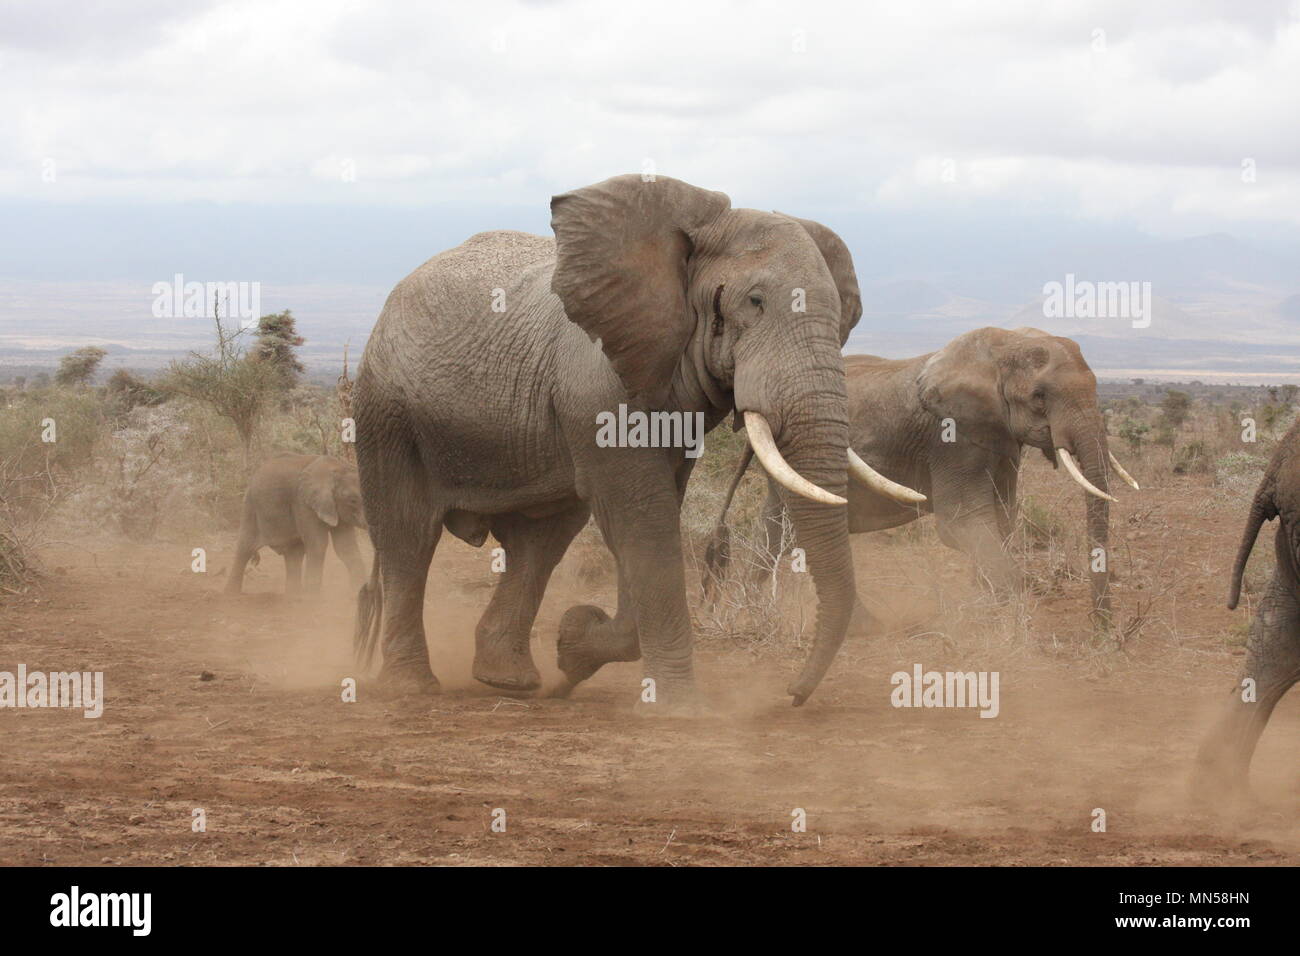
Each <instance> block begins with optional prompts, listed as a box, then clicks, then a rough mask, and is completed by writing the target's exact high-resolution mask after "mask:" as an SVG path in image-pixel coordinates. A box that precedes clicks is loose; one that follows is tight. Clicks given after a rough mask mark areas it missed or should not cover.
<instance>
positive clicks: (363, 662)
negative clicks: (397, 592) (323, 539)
mask: <svg viewBox="0 0 1300 956" xmlns="http://www.w3.org/2000/svg"><path fill="white" fill-rule="evenodd" d="M383 620H384V589H383V587H382V586H381V584H380V582H379V555H377V554H376V555H375V558H374V561H372V562H371V565H370V580H369V581H367V582H366V583H365V584H363V585H361V590H360V591H358V592H357V620H356V625H355V627H354V629H353V631H352V655H353V659H354V660H355V661H356V664H357V667H359V668H360V669H361V672H362V673H363V674H364V673H366V672H368V671H369V670H370V665H371V663H372V662H373V661H374V659H375V648H376V647H378V646H379V627H380V625H381V624H382V623H383Z"/></svg>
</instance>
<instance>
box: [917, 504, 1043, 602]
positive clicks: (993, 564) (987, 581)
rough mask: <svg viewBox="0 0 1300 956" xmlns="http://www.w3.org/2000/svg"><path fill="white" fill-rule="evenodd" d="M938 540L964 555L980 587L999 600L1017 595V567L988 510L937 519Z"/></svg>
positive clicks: (1019, 585) (1019, 581)
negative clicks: (971, 564)
mask: <svg viewBox="0 0 1300 956" xmlns="http://www.w3.org/2000/svg"><path fill="white" fill-rule="evenodd" d="M938 531H939V540H940V541H942V542H943V543H944V544H946V545H947V546H948V547H950V548H953V549H955V550H957V551H961V552H962V553H964V554H965V555H967V556H968V557H969V558H970V559H971V562H972V563H973V565H974V568H975V577H976V579H977V580H978V581H979V583H980V584H981V586H983V587H985V588H986V589H988V590H989V591H990V592H992V593H993V594H994V595H995V596H997V597H998V598H1000V599H1006V598H1010V597H1013V596H1015V595H1017V594H1019V593H1020V592H1021V590H1022V588H1023V583H1024V582H1023V576H1022V575H1021V573H1020V568H1019V567H1018V566H1017V564H1016V562H1015V561H1014V560H1013V559H1012V557H1011V555H1010V554H1008V553H1007V550H1006V541H1005V539H1004V538H1003V537H1002V535H1001V533H1000V532H999V529H998V523H997V521H996V519H995V518H994V516H993V514H992V513H991V512H989V513H987V514H980V515H976V514H971V515H963V516H961V517H958V518H956V519H953V518H946V519H945V518H944V517H940V518H939V527H938Z"/></svg>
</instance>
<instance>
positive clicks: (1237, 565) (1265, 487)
mask: <svg viewBox="0 0 1300 956" xmlns="http://www.w3.org/2000/svg"><path fill="white" fill-rule="evenodd" d="M1277 516H1278V510H1277V505H1275V504H1274V503H1273V492H1272V488H1271V480H1270V477H1269V476H1265V478H1264V481H1263V482H1262V483H1261V484H1260V486H1259V490H1257V491H1256V492H1255V497H1254V498H1252V499H1251V501H1250V514H1249V515H1248V516H1247V518H1246V527H1245V528H1244V529H1242V532H1241V544H1240V545H1239V546H1238V548H1237V560H1236V561H1234V562H1233V564H1232V584H1231V585H1230V586H1229V589H1228V610H1229V611H1235V610H1236V609H1237V604H1238V602H1240V601H1241V579H1242V576H1243V575H1244V574H1245V573H1246V562H1247V561H1249V560H1250V552H1251V551H1253V550H1254V548H1255V539H1256V538H1257V537H1258V536H1259V529H1260V528H1261V527H1262V526H1263V524H1264V522H1265V521H1271V520H1272V519H1274V518H1276V517H1277Z"/></svg>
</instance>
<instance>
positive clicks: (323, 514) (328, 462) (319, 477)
mask: <svg viewBox="0 0 1300 956" xmlns="http://www.w3.org/2000/svg"><path fill="white" fill-rule="evenodd" d="M298 494H299V496H300V497H301V499H302V501H303V503H304V504H305V505H306V506H307V507H308V508H310V509H311V510H312V511H313V512H314V513H315V514H316V517H318V518H320V520H321V521H323V522H325V524H327V525H329V526H330V527H331V528H337V527H338V526H339V525H340V524H343V525H351V526H352V527H355V528H364V527H366V515H365V511H364V509H363V508H362V506H361V481H360V479H359V478H358V476H357V469H356V468H355V467H353V466H352V465H350V464H348V463H347V462H342V461H338V460H337V459H333V458H319V459H317V460H316V461H314V462H312V463H311V464H310V465H308V466H307V467H306V468H304V469H303V470H302V474H301V475H300V476H299V478H298Z"/></svg>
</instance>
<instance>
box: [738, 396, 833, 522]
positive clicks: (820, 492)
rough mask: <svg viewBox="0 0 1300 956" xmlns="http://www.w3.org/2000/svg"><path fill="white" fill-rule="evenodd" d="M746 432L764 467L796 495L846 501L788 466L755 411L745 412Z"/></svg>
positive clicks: (817, 499) (764, 420) (829, 501)
mask: <svg viewBox="0 0 1300 956" xmlns="http://www.w3.org/2000/svg"><path fill="white" fill-rule="evenodd" d="M745 434H746V435H747V436H748V438H749V444H750V446H751V447H752V448H753V449H754V454H755V455H756V456H757V457H758V460H759V462H761V463H762V465H763V468H764V470H766V471H767V474H768V476H769V477H770V478H771V479H772V480H773V481H775V482H776V483H777V484H779V485H781V486H782V487H784V488H788V489H789V490H790V491H793V492H794V493H795V494H796V495H802V496H803V497H805V498H807V499H808V500H810V501H819V502H821V503H822V504H824V505H843V504H848V502H847V501H846V500H845V499H844V498H841V497H840V496H839V495H833V494H831V493H830V492H829V491H827V490H826V489H825V488H818V487H817V486H816V485H814V484H813V483H812V482H811V481H809V480H808V479H807V478H805V477H804V476H803V475H801V474H799V472H797V471H795V470H794V469H793V468H791V467H790V464H789V462H787V461H786V460H785V459H784V458H782V457H781V452H780V450H779V449H777V447H776V439H774V438H773V437H772V427H771V426H770V425H768V423H767V419H766V418H764V417H763V416H762V415H760V414H759V413H758V412H745Z"/></svg>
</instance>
